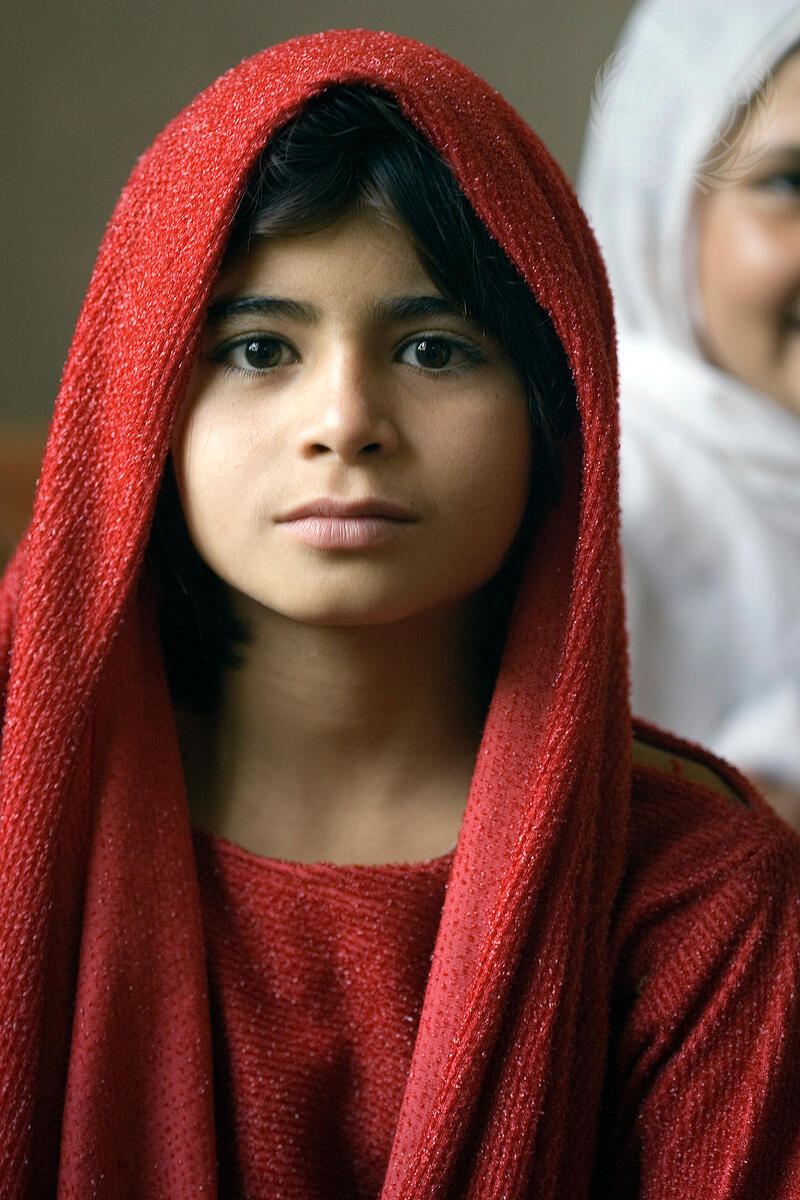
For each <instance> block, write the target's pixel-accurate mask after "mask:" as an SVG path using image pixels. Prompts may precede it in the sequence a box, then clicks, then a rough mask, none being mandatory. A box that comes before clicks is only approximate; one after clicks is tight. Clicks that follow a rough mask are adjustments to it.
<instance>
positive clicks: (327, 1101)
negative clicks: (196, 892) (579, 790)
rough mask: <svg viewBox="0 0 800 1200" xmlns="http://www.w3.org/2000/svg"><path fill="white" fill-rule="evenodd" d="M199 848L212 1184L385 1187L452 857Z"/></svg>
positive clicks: (292, 1188) (335, 1189)
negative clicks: (320, 857) (404, 862)
mask: <svg viewBox="0 0 800 1200" xmlns="http://www.w3.org/2000/svg"><path fill="white" fill-rule="evenodd" d="M195 846H196V853H197V859H198V870H199V878H200V888H201V898H202V907H203V924H204V928H205V934H206V949H207V955H208V964H209V989H210V1001H211V1020H212V1031H213V1038H212V1041H213V1046H214V1080H215V1093H216V1098H217V1100H216V1112H217V1157H218V1160H219V1177H220V1194H221V1195H223V1196H231V1197H238V1196H247V1197H248V1198H249V1200H318V1198H319V1197H325V1200H353V1197H355V1196H364V1197H368V1196H369V1197H377V1196H379V1195H380V1191H381V1186H382V1184H383V1179H384V1176H385V1174H386V1165H387V1163H388V1161H389V1153H390V1151H391V1148H392V1138H393V1136H394V1129H395V1125H396V1123H397V1114H398V1113H399V1111H400V1104H401V1102H402V1099H403V1092H404V1090H405V1084H406V1079H407V1077H408V1068H409V1066H410V1064H411V1055H412V1053H413V1050H414V1039H415V1037H416V1032H417V1025H418V1022H419V1014H420V1010H421V1008H422V1001H423V998H424V995H425V984H426V981H427V978H428V970H429V968H430V961H431V955H432V954H433V947H434V943H435V941H436V931H437V929H438V926H439V919H440V917H441V912H442V904H443V903H444V894H445V887H446V885H447V878H448V876H449V874H450V867H451V863H452V856H451V855H450V856H448V857H446V858H441V859H436V860H434V861H433V862H431V863H422V864H416V865H414V866H384V867H362V866H353V867H336V866H331V865H330V864H325V863H315V864H313V865H311V866H306V865H300V864H295V863H283V862H272V861H270V860H268V859H260V858H258V857H256V856H255V855H252V854H248V853H247V852H246V851H244V850H240V849H239V848H238V847H237V846H232V845H231V844H230V843H228V842H225V841H223V840H222V839H216V838H212V837H209V836H207V835H204V834H197V835H196V838H195ZM223 1181H224V1183H223Z"/></svg>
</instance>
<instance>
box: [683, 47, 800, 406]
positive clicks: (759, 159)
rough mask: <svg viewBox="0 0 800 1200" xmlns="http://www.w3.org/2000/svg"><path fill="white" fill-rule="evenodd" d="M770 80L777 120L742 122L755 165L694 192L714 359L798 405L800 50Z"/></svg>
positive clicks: (702, 291) (745, 146) (707, 324)
mask: <svg viewBox="0 0 800 1200" xmlns="http://www.w3.org/2000/svg"><path fill="white" fill-rule="evenodd" d="M774 80H775V88H776V94H777V95H776V99H777V106H776V113H775V119H774V121H773V122H769V121H762V122H761V124H762V125H763V128H759V123H758V121H757V119H756V116H755V114H751V115H750V116H749V117H748V118H747V119H746V120H745V123H744V126H743V128H742V131H741V141H740V143H739V144H740V146H741V147H742V149H743V152H744V153H746V155H747V157H748V159H749V158H752V161H753V165H752V166H751V167H750V168H749V169H748V170H747V172H746V174H745V176H744V178H743V179H741V180H740V181H739V182H736V183H735V184H733V185H731V186H726V187H719V188H715V189H713V190H712V191H710V192H709V193H708V194H707V195H705V196H704V197H703V199H702V200H701V201H700V204H699V210H698V218H699V224H698V236H699V241H698V248H699V283H700V297H701V301H702V306H703V311H704V317H705V342H706V346H707V349H708V353H709V356H710V358H711V359H712V361H713V362H715V363H716V364H717V366H719V367H722V368H723V370H726V371H728V372H730V374H732V375H735V376H737V377H738V378H740V379H743V380H744V381H745V382H746V383H749V384H751V385H752V386H753V387H755V388H759V389H760V390H761V391H764V392H767V393H768V394H769V395H770V396H774V398H775V399H776V400H778V401H779V402H780V403H781V404H783V405H785V406H786V407H787V408H791V409H794V411H795V412H798V413H800V51H796V52H795V53H793V54H792V55H791V56H790V57H789V58H788V59H786V61H785V62H784V63H783V64H782V65H781V66H780V68H779V69H778V70H777V72H776V73H775V77H774Z"/></svg>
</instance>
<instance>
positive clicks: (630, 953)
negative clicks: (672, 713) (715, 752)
mask: <svg viewBox="0 0 800 1200" xmlns="http://www.w3.org/2000/svg"><path fill="white" fill-rule="evenodd" d="M633 757H634V769H633V795H632V805H631V825H630V836H629V853H628V861H627V871H626V875H625V879H624V882H623V885H622V889H621V891H620V894H619V902H618V905H617V909H616V913H615V922H614V929H613V940H614V951H615V955H616V970H615V975H614V986H613V993H612V998H611V1041H610V1054H609V1066H608V1071H609V1080H610V1083H609V1088H608V1094H609V1097H610V1098H611V1099H610V1100H609V1107H608V1109H607V1112H606V1114H605V1118H604V1119H605V1121H606V1124H607V1126H608V1129H607V1139H608V1143H609V1145H612V1146H613V1147H614V1155H613V1160H612V1159H610V1160H609V1167H608V1170H609V1173H610V1175H611V1176H612V1177H613V1179H614V1181H615V1182H614V1186H613V1187H612V1188H611V1189H610V1194H614V1195H634V1194H635V1195H644V1194H645V1193H646V1194H647V1195H648V1196H649V1195H666V1194H667V1193H669V1195H670V1196H672V1195H674V1196H676V1197H677V1196H680V1197H687V1198H688V1197H692V1198H693V1200H698V1198H700V1197H702V1198H703V1200H706V1198H708V1200H712V1198H713V1200H733V1197H734V1196H735V1197H736V1198H737V1200H738V1198H741V1200H744V1197H748V1200H749V1198H750V1197H753V1198H754V1197H757V1196H758V1197H761V1196H773V1197H775V1198H776V1200H777V1198H778V1197H781V1200H783V1198H784V1197H786V1200H788V1197H789V1196H790V1195H791V1196H794V1195H797V1194H798V1192H797V1191H796V1190H794V1189H796V1187H797V1186H798V1185H800V1129H798V1127H797V1117H796V1114H797V1111H798V1107H799V1106H800V1073H798V1071H797V1062H798V1061H799V1060H800V839H798V838H797V837H796V835H795V834H793V833H792V831H791V830H790V829H789V827H788V826H786V825H784V824H783V823H782V822H781V821H780V820H779V819H778V818H777V817H776V816H775V815H774V814H773V813H772V812H771V810H770V809H769V808H768V807H767V805H766V803H765V802H764V801H763V800H762V799H761V798H760V797H759V795H758V793H757V792H756V791H755V789H754V788H753V787H752V786H751V785H750V784H749V783H748V782H747V781H746V780H745V779H744V778H743V777H742V776H741V775H739V774H738V772H737V771H735V770H734V769H733V768H732V767H729V766H728V765H727V764H725V763H723V762H721V761H720V760H719V759H716V758H714V757H713V756H712V755H710V754H707V753H706V752H704V751H702V750H700V749H699V748H697V747H695V746H691V745H689V744H687V743H685V742H680V741H678V740H676V739H674V738H671V737H669V736H668V735H666V734H662V733H660V732H659V731H657V730H655V729H652V728H649V727H646V726H637V727H636V730H635V744H634V756H633ZM732 1114H735V1115H736V1116H735V1119H732Z"/></svg>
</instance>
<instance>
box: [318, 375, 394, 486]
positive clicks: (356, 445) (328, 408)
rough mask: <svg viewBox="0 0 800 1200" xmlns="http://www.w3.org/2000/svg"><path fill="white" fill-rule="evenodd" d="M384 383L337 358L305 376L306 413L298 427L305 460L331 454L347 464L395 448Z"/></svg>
mask: <svg viewBox="0 0 800 1200" xmlns="http://www.w3.org/2000/svg"><path fill="white" fill-rule="evenodd" d="M387 386H388V385H387V382H386V381H385V380H383V382H381V381H380V380H379V379H377V378H376V377H375V374H374V373H372V372H370V371H369V370H368V369H366V368H365V367H364V366H363V365H362V364H360V363H358V362H354V361H342V362H339V363H335V364H333V365H332V366H331V367H330V369H328V370H326V371H323V372H320V375H319V377H318V378H317V379H316V380H314V381H313V382H312V381H311V380H309V388H310V392H311V395H310V396H309V405H308V415H307V417H306V419H305V420H304V421H303V423H302V426H301V429H300V444H299V448H300V452H301V454H302V455H303V457H304V458H315V457H318V456H320V455H323V454H335V455H336V456H337V457H339V458H341V459H343V460H344V461H347V462H356V461H363V460H364V459H365V458H386V457H389V456H390V455H392V454H393V453H394V452H395V450H396V449H397V445H398V432H397V428H396V425H395V422H394V419H393V418H392V415H391V413H390V411H389V406H388V403H387V401H388V396H387V394H386V393H387Z"/></svg>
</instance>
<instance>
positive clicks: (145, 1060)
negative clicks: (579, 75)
mask: <svg viewBox="0 0 800 1200" xmlns="http://www.w3.org/2000/svg"><path fill="white" fill-rule="evenodd" d="M356 82H363V83H365V84H368V85H373V86H376V87H380V88H382V89H384V90H386V91H389V92H391V93H392V94H394V95H395V96H396V97H397V100H398V102H399V104H400V106H401V108H402V109H403V111H404V113H405V114H406V116H407V117H408V118H409V120H410V121H411V122H412V123H413V124H415V125H416V126H417V127H418V128H419V129H420V130H421V131H422V132H423V133H424V134H425V135H426V136H427V137H428V138H429V139H430V141H431V142H432V144H433V145H434V146H435V147H436V148H437V149H438V150H439V152H440V153H441V154H442V156H443V158H444V159H445V161H446V162H447V163H448V164H449V166H450V167H451V169H452V170H453V173H454V175H455V176H456V178H457V180H458V182H459V183H460V186H461V187H462V189H463V191H464V192H465V194H466V196H467V198H468V199H469V201H470V202H471V204H472V205H473V207H474V208H475V210H476V212H477V213H478V215H479V216H480V217H481V219H482V220H483V221H484V223H485V224H486V226H487V228H488V229H489V231H490V232H491V233H492V235H493V236H494V237H495V238H496V239H497V241H498V242H499V243H500V244H501V245H502V246H503V248H504V249H505V251H506V252H507V254H508V255H509V257H510V258H511V259H512V260H513V262H514V263H515V264H516V266H517V267H518V269H519V270H520V272H521V273H522V275H523V276H524V278H525V279H526V280H527V282H528V284H529V286H530V287H531V289H532V291H533V292H534V294H535V295H536V297H537V299H538V300H539V302H540V303H541V304H542V305H543V307H544V308H545V309H546V310H547V311H548V313H549V315H550V317H551V319H552V320H553V323H554V325H555V328H556V330H557V332H558V334H559V336H560V338H561V340H562V342H563V344H564V346H565V349H566V351H567V354H568V357H569V361H570V364H571V368H572V372H573V376H574V379H575V384H576V388H577V393H578V399H579V408H580V416H581V428H580V431H579V433H576V435H575V436H574V437H573V438H572V439H571V441H570V443H569V444H568V446H567V448H566V457H567V463H566V485H565V489H564V494H563V498H562V500H561V502H560V504H559V506H558V508H557V509H556V510H555V511H554V512H552V513H551V514H550V516H549V517H548V518H547V519H546V520H545V521H544V523H543V525H542V527H541V529H540V530H539V531H538V534H537V536H536V538H535V540H534V543H533V547H532V550H531V553H530V561H529V562H528V563H527V566H526V570H525V572H524V577H523V582H522V584H521V586H520V591H519V596H518V598H517V602H516V606H515V611H514V615H513V618H512V622H511V627H510V631H509V635H508V639H507V644H506V648H505V653H504V657H503V661H502V665H501V668H500V672H499V677H498V680H497V685H496V689H495V693H494V697H493V700H492V704H491V707H490V711H489V715H488V718H487V723H486V728H485V732H484V737H483V741H482V744H481V748H480V752H479V755H478V760H477V764H476V768H475V773H474V777H473V782H472V787H471V790H470V795H469V799H468V803H467V808H466V813H465V817H464V822H463V827H462V831H461V835H460V837H459V842H458V846H457V850H456V855H455V861H454V867H453V874H452V880H451V882H450V885H449V888H448V894H447V899H446V903H445V908H444V912H443V916H442V921H441V927H440V931H439V935H438V940H437V944H436V949H435V953H434V958H433V963H432V967H431V972H430V978H429V983H428V988H427V992H426V997H425V1002H424V1006H423V1011H422V1017H421V1022H420V1028H419V1034H418V1037H417V1042H416V1047H415V1051H414V1056H413V1063H412V1067H411V1071H410V1075H409V1080H408V1085H407V1088H406V1093H405V1097H404V1100H403V1105H402V1110H401V1113H400V1116H399V1120H398V1125H397V1132H396V1137H395V1141H394V1146H393V1150H392V1154H391V1159H390V1162H389V1166H388V1170H387V1175H386V1180H385V1184H384V1188H383V1192H382V1196H383V1198H384V1200H400V1198H402V1200H413V1198H415V1197H417V1198H419V1200H422V1198H423V1197H424V1198H425V1200H435V1198H437V1197H441V1198H442V1200H443V1198H444V1197H451V1198H455V1197H462V1196H467V1197H470V1200H473V1198H474V1200H477V1198H479V1197H480V1198H482V1200H487V1198H489V1197H493V1198H497V1200H500V1198H501V1197H502V1198H503V1200H514V1198H515V1197H523V1196H525V1197H529V1196H532V1195H536V1196H539V1197H556V1196H565V1195H569V1196H570V1197H574V1198H575V1200H579V1197H581V1196H582V1195H586V1194H587V1193H588V1188H589V1180H590V1175H591V1170H592V1162H593V1156H594V1138H595V1131H596V1123H597V1114H598V1108H599V1104H600V1091H601V1081H602V1076H603V1070H604V1065H605V1047H606V1041H607V1029H606V1020H607V1017H606V1013H607V1002H608V993H609V980H610V976H611V972H612V970H613V963H612V962H611V961H610V952H609V948H608V930H609V922H610V914H611V910H612V906H613V903H614V899H615V895H616V892H617V888H618V886H619V880H620V876H621V871H622V863H623V855H624V847H625V837H626V819H627V818H626V814H627V805H628V794H629V757H630V749H629V744H630V719H629V713H628V707H627V697H626V659H625V651H624V635H623V625H622V603H621V586H620V566H619V555H618V548H617V498H616V478H617V475H616V437H617V424H616V412H615V403H614V392H615V363H614V349H613V345H614V343H613V325H612V317H611V307H610V300H609V295H608V289H607V286H606V283H605V276H604V271H603V267H602V263H601V261H600V258H599V255H598V253H597V250H596V247H595V244H594V241H593V239H592V236H591V234H590V232H589V230H588V227H587V224H586V222H585V219H584V217H583V215H582V213H581V211H580V209H579V207H578V204H577V202H576V200H575V197H574V195H573V193H572V190H571V188H570V186H569V184H568V183H567V182H566V180H565V178H564V176H563V175H562V173H561V172H560V170H559V169H558V167H557V166H556V165H555V163H554V162H553V160H552V159H551V158H550V156H549V155H548V153H547V151H546V150H545V149H544V147H543V146H542V144H541V143H540V142H539V140H538V139H537V138H536V136H535V135H534V134H533V133H532V132H531V131H530V130H529V129H528V128H527V127H526V126H525V125H524V124H523V123H522V121H521V120H520V119H519V117H518V116H517V115H516V113H514V111H513V110H512V109H511V108H510V107H509V106H508V105H507V104H506V103H505V102H504V101H503V100H502V98H501V97H500V96H498V94H497V93H496V92H494V91H493V90H492V89H491V88H489V87H488V86H487V85H486V84H484V83H483V82H482V81H481V80H479V79H478V78H476V77H475V76H474V75H473V74H472V73H471V72H469V71H468V70H467V69H466V68H465V67H463V66H461V65H460V64H459V63H457V62H455V61H454V60H452V59H450V58H448V57H446V56H445V55H443V54H441V53H439V52H438V51H436V50H433V49H431V48H429V47H426V46H422V45H420V44H419V43H416V42H413V41H411V40H409V39H406V38H402V37H396V36H394V35H391V34H377V33H369V32H366V31H363V30H361V31H359V30H351V31H340V32H333V33H327V34H320V35H315V36H310V37H303V38H299V39H296V40H295V41H292V42H288V43H286V44H284V45H282V46H278V47H275V48H273V49H270V50H267V51H264V52H263V53H262V54H259V55H256V56H255V57H254V58H252V59H250V60H247V61H246V62H244V63H242V64H241V65H240V66H239V67H237V68H235V69H234V70H233V71H231V72H229V73H228V74H227V75H225V76H223V77H222V78H221V79H220V80H218V81H217V82H216V83H215V84H213V85H212V86H211V87H210V88H209V89H208V90H207V91H206V92H204V93H203V94H201V96H199V97H198V98H197V99H196V100H195V101H194V102H193V103H192V104H191V105H190V106H189V107H188V108H187V109H186V110H185V111H184V112H183V113H182V114H180V115H179V116H178V117H177V118H176V119H175V121H173V122H172V123H171V124H170V125H169V126H168V127H167V129H166V130H165V132H164V133H163V134H162V135H161V136H160V137H159V138H158V139H157V141H156V142H155V143H154V145H153V147H152V148H151V149H150V150H149V151H148V152H147V153H146V154H145V155H144V156H143V158H142V159H141V160H140V162H139V163H138V165H137V167H136V168H135V170H134V172H133V175H132V176H131V179H130V181H129V183H128V185H127V186H126V188H125V190H124V192H123V195H122V198H121V200H120V202H119V205H118V206H117V209H116V210H115V213H114V215H113V217H112V220H111V223H110V225H109V228H108V231H107V233H106V236H105V238H104V241H103V244H102V246H101V249H100V253H99V257H98V261H97V265H96V268H95V272H94V275H93V277H92V281H91V284H90V287H89V292H88V296H87V299H86V302H85V305H84V308H83V310H82V313H81V317H80V320H79V323H78V327H77V331H76V335H75V340H74V342H73V344H72V348H71V350H70V355H69V358H68V362H67V366H66V368H65V373H64V378H63V383H62V387H61V391H60V394H59V398H58V402H57V407H56V413H55V417H54V421H53V426H52V430H51V434H50V439H49V442H48V446H47V451H46V455H45V461H44V466H43V471H42V477H41V482H40V486H39V490H38V494H37V499H36V505H35V509H34V516H33V520H32V523H31V526H30V529H29V531H28V534H27V537H26V541H25V545H24V547H23V548H21V550H20V552H19V553H18V555H17V557H16V559H15V561H14V563H12V565H11V567H10V568H9V571H8V572H7V574H6V576H5V578H4V580H3V584H2V587H1V588H0V670H2V671H3V676H2V684H3V691H4V694H5V719H4V726H3V743H2V759H1V760H0V785H1V787H2V792H1V793H0V795H1V796H2V801H1V804H2V807H0V824H1V825H2V829H0V971H2V982H1V983H0V1177H2V1178H3V1180H4V1188H5V1192H4V1195H6V1196H8V1197H9V1200H21V1198H22V1197H23V1196H28V1195H32V1194H36V1195H53V1194H56V1193H57V1194H58V1196H59V1197H60V1198H65V1197H81V1198H85V1197H88V1196H93V1197H98V1198H106V1197H107V1198H108V1200H112V1198H113V1200H117V1198H118V1197H119V1196H120V1195H126V1196H137V1195H141V1196H152V1195H169V1196H174V1197H186V1198H187V1200H188V1198H189V1197H191V1198H192V1200H194V1198H195V1197H200V1196H202V1197H208V1198H209V1200H210V1198H212V1197H214V1196H215V1195H216V1194H217V1180H216V1176H215V1154H214V1127H213V1099H212V1081H211V1066H210V1049H209V1047H210V1022H209V1012H208V1002H207V996H206V981H205V962H204V948H203V941H202V927H201V921H200V910H199V899H198V887H197V879H196V873H195V867H194V860H193V856H192V848H191V836H190V827H189V816H188V807H187V804H186V797H185V789H184V784H183V778H182V770H181V762H180V756H179V753H178V747H177V741H176V735H175V729H174V724H173V718H172V713H171V707H170V702H169V697H168V694H167V689H166V683H165V679H164V672H163V664H162V662H161V655H160V650H159V646H158V637H157V631H156V623H155V618H154V611H153V604H152V598H151V589H150V585H149V582H148V579H147V577H146V572H145V571H144V570H143V566H142V564H143V555H144V549H145V546H146V543H147V538H148V533H149V527H150V522H151V517H152V512H153V507H154V503H155V497H156V493H157V489H158V486H159V482H160V479H161V475H162V471H163V466H164V462H165V458H166V454H167V449H168V445H169V437H170V430H171V427H172V423H173V420H174V418H175V413H176V411H177V408H178V406H179V404H180V401H181V397H182V394H183V390H184V386H185V381H186V378H187V372H188V370H189V369H190V367H191V364H192V361H193V356H194V354H195V351H196V344H197V339H198V336H199V332H200V330H201V328H202V324H203V319H204V310H205V305H206V301H207V297H208V294H209V291H210V289H211V286H212V284H213V281H214V278H215V275H216V272H217V269H218V266H219V263H220V260H221V256H222V253H223V251H224V247H225V242H226V237H227V233H228V230H229V228H230V224H231V220H232V217H233V214H234V211H235V209H236V205H237V202H238V199H239V197H240V195H241V193H242V190H243V187H244V184H245V182H246V180H247V178H248V175H249V173H250V171H251V170H252V168H253V166H254V163H255V161H256V159H257V157H258V154H259V152H260V151H261V149H262V148H263V146H264V145H265V144H266V143H267V142H268V140H269V138H270V137H271V135H272V134H273V133H274V131H275V130H276V129H278V128H279V127H280V126H281V125H282V124H283V123H285V122H286V121H287V120H288V119H290V118H291V117H292V116H293V115H295V114H296V113H297V112H298V111H299V110H300V109H301V108H302V106H303V104H304V103H305V102H306V101H307V100H308V99H309V97H311V96H312V95H314V94H315V93H316V92H318V91H320V90H321V89H322V88H324V87H325V86H327V85H329V84H331V83H356ZM59 1022H60V1025H59Z"/></svg>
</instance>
